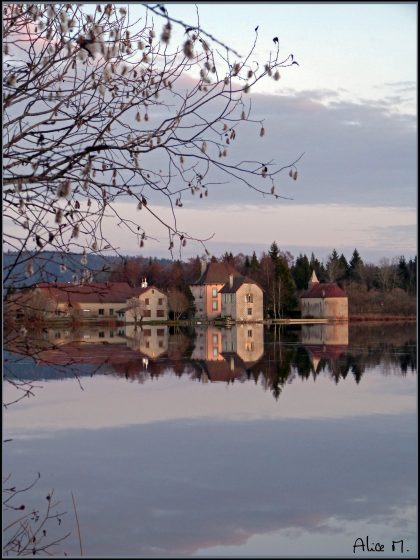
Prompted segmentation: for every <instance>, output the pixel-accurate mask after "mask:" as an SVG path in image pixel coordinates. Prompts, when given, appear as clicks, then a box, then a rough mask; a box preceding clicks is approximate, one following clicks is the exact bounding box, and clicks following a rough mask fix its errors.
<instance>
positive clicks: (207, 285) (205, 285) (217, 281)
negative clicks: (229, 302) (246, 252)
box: [190, 262, 239, 319]
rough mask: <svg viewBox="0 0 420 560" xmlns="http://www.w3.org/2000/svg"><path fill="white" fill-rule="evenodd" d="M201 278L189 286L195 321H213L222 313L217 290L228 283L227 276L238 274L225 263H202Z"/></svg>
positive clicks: (220, 299)
mask: <svg viewBox="0 0 420 560" xmlns="http://www.w3.org/2000/svg"><path fill="white" fill-rule="evenodd" d="M201 264H202V271H201V276H200V278H199V279H198V280H197V282H195V283H194V284H192V285H190V289H191V292H192V294H193V296H194V302H195V308H196V312H195V316H196V318H197V319H215V318H216V317H220V314H221V311H222V298H221V295H220V293H219V290H221V289H222V288H223V286H224V285H225V284H226V282H228V281H229V275H233V276H234V277H236V276H239V273H238V272H236V270H235V269H234V268H233V267H232V266H231V265H230V264H227V263H224V262H221V263H218V262H210V263H208V264H207V265H206V263H205V262H202V263H201Z"/></svg>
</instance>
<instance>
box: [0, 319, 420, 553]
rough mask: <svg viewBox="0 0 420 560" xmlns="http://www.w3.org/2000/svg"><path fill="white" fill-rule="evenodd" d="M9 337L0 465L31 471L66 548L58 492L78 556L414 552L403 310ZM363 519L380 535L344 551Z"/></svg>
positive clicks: (413, 446)
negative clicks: (375, 316) (309, 321)
mask: <svg viewBox="0 0 420 560" xmlns="http://www.w3.org/2000/svg"><path fill="white" fill-rule="evenodd" d="M8 340H10V342H8V344H7V346H6V351H5V352H4V361H5V363H4V373H5V376H6V377H9V378H13V379H14V381H15V384H17V385H18V386H19V387H20V390H17V389H16V387H15V386H12V385H11V384H9V383H8V382H7V381H6V382H5V383H4V401H5V402H6V403H11V402H12V401H14V400H16V399H17V398H18V397H19V396H20V395H21V394H24V393H22V389H23V390H24V389H25V388H27V387H28V380H31V382H32V385H33V388H32V389H31V391H32V393H33V396H30V397H24V398H22V399H21V400H19V401H18V402H16V403H14V404H10V405H9V406H7V408H6V409H5V411H4V413H3V420H4V429H3V437H4V439H12V441H8V442H6V443H4V444H3V451H4V458H3V473H4V474H5V475H7V474H9V473H10V474H11V477H10V480H9V481H8V483H7V484H8V485H9V487H10V486H16V488H24V487H26V486H28V485H29V484H30V483H31V482H33V481H34V479H35V478H36V477H37V473H38V472H39V473H40V474H41V478H40V480H39V481H38V482H37V483H36V484H35V485H34V486H33V487H32V488H31V489H30V490H27V491H26V492H22V493H21V494H19V495H18V496H17V497H16V498H15V501H14V502H13V503H14V504H15V506H18V505H20V504H21V503H24V504H25V506H26V508H27V509H26V511H29V509H31V510H32V508H33V509H37V510H39V511H43V509H44V508H45V506H46V496H47V495H48V494H49V493H50V492H51V490H53V489H54V496H55V498H56V499H57V500H59V501H60V505H59V506H58V509H59V510H60V512H67V513H66V514H65V515H62V516H61V517H60V519H61V522H60V525H59V522H58V520H57V519H53V520H50V521H49V522H48V533H47V536H46V538H45V539H47V538H50V539H53V538H55V537H59V536H60V535H63V534H65V533H66V532H67V531H71V536H70V537H69V538H67V539H66V540H64V541H63V542H62V543H60V544H59V545H57V546H56V547H54V549H53V550H55V551H56V552H57V553H59V552H61V553H62V552H66V553H67V554H68V555H78V554H79V540H78V538H77V530H76V521H75V515H74V510H73V504H72V499H71V492H73V495H74V498H75V501H76V508H77V513H78V518H79V522H80V530H81V540H82V546H83V553H84V555H87V556H104V555H105V556H111V557H125V556H136V557H140V556H158V557H159V556H242V557H243V556H276V557H279V556H286V557H289V556H306V557H315V556H324V557H325V556H333V557H346V556H351V557H357V556H375V555H376V556H382V557H389V556H392V557H394V556H397V557H400V558H401V557H416V556H417V371H416V362H417V348H416V326H415V325H408V324H405V325H396V324H394V325H371V326H366V325H363V326H350V328H348V327H347V326H346V325H345V326H327V325H313V326H303V327H299V328H293V329H291V328H289V329H286V328H282V329H279V328H277V330H274V329H272V330H268V329H263V327H262V326H261V325H252V326H238V327H234V328H232V329H229V330H222V329H215V328H208V329H207V328H197V330H195V332H194V331H192V330H191V331H187V330H182V331H178V332H174V331H171V330H168V328H166V327H148V328H146V329H144V330H138V331H134V329H133V328H126V329H125V328H114V329H110V328H109V327H97V328H89V329H80V330H78V331H70V330H68V329H67V330H66V329H48V330H44V331H42V332H41V333H38V334H34V333H32V334H31V335H29V336H28V337H26V338H22V337H20V336H19V335H15V334H14V333H9V334H8ZM30 356H32V357H30ZM21 513H22V512H21V511H18V512H17V511H15V510H8V511H6V512H5V514H4V524H5V525H7V524H8V523H10V522H11V521H12V520H14V519H16V518H17V517H18V516H20V515H21ZM367 536H368V537H369V545H370V546H372V543H378V542H379V543H382V544H383V545H384V552H382V553H378V554H376V553H374V552H369V553H368V552H366V551H365V553H363V551H362V548H361V547H358V548H356V554H353V545H354V544H355V541H356V539H357V538H359V537H360V538H362V539H363V540H364V542H366V537H367ZM400 540H402V541H403V552H402V553H401V550H400V547H401V544H400V543H398V544H397V545H396V551H395V552H393V551H392V542H393V541H400ZM44 542H46V541H44ZM357 543H358V544H360V543H361V541H357ZM384 553H385V554H384Z"/></svg>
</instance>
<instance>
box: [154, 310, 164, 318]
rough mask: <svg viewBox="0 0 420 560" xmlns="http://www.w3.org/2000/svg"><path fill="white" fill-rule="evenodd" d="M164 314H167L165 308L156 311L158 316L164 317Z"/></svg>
mask: <svg viewBox="0 0 420 560" xmlns="http://www.w3.org/2000/svg"><path fill="white" fill-rule="evenodd" d="M164 316H165V313H164V311H163V309H158V310H157V311H156V317H164Z"/></svg>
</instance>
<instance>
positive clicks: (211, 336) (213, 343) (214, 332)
mask: <svg viewBox="0 0 420 560" xmlns="http://www.w3.org/2000/svg"><path fill="white" fill-rule="evenodd" d="M191 358H192V359H193V360H208V361H221V360H223V356H222V330H221V329H218V328H217V327H207V328H206V327H202V328H199V327H197V329H196V340H195V347H194V351H193V353H192V355H191Z"/></svg>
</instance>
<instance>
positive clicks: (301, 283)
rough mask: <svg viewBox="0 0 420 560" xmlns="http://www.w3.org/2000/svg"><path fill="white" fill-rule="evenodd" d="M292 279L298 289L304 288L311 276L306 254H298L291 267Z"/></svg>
mask: <svg viewBox="0 0 420 560" xmlns="http://www.w3.org/2000/svg"><path fill="white" fill-rule="evenodd" d="M292 276H293V280H294V282H295V284H296V288H297V289H298V290H306V288H307V287H308V282H309V280H310V278H311V266H310V264H309V259H308V257H307V256H306V255H302V254H300V255H299V256H298V257H297V259H296V263H295V265H294V266H293V268H292Z"/></svg>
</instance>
